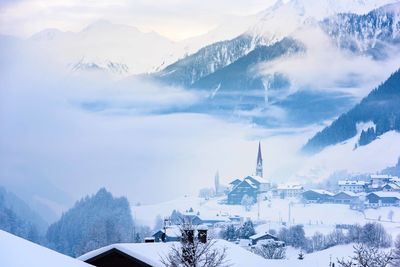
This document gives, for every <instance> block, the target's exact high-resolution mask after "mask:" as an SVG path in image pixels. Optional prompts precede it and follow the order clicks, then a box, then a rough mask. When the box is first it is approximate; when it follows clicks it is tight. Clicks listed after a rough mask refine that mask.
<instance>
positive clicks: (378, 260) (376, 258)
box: [338, 244, 398, 267]
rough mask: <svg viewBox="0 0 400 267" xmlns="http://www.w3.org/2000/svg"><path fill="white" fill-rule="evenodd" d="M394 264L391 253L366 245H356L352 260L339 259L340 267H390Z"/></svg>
mask: <svg viewBox="0 0 400 267" xmlns="http://www.w3.org/2000/svg"><path fill="white" fill-rule="evenodd" d="M392 262H393V258H392V253H391V252H383V251H380V250H379V249H378V248H376V247H372V246H368V245H366V244H358V245H355V246H354V256H352V257H350V259H347V260H346V259H338V264H339V266H340V267H354V266H357V267H388V266H390V264H391V263H392ZM394 266H398V265H394Z"/></svg>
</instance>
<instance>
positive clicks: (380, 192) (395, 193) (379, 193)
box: [368, 191, 400, 200]
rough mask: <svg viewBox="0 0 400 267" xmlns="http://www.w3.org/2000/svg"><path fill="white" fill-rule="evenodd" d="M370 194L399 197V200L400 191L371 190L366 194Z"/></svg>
mask: <svg viewBox="0 0 400 267" xmlns="http://www.w3.org/2000/svg"><path fill="white" fill-rule="evenodd" d="M371 194H375V195H377V196H378V197H382V198H383V197H394V198H397V199H399V200H400V193H399V192H383V191H378V192H372V193H369V194H368V195H371Z"/></svg>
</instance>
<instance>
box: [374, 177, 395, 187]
mask: <svg viewBox="0 0 400 267" xmlns="http://www.w3.org/2000/svg"><path fill="white" fill-rule="evenodd" d="M370 177H371V185H370V187H371V188H380V187H382V186H383V185H385V184H387V183H389V182H390V180H391V179H392V178H394V177H393V176H391V175H386V174H372V175H371V176H370Z"/></svg>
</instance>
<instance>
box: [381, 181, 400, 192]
mask: <svg viewBox="0 0 400 267" xmlns="http://www.w3.org/2000/svg"><path fill="white" fill-rule="evenodd" d="M382 191H383V192H399V191H400V185H399V184H397V183H394V182H389V183H387V184H385V185H384V186H382Z"/></svg>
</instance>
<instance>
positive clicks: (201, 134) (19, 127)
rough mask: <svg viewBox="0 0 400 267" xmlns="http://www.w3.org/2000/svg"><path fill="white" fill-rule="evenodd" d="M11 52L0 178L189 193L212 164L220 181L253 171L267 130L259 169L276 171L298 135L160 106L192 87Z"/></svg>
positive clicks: (149, 196)
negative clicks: (77, 68)
mask: <svg viewBox="0 0 400 267" xmlns="http://www.w3.org/2000/svg"><path fill="white" fill-rule="evenodd" d="M2 52H4V53H8V51H4V50H3V51H2ZM14 52H15V53H12V55H14V56H13V57H10V58H8V61H7V62H4V61H3V62H2V65H0V79H1V80H2V87H1V88H0V122H1V123H0V159H1V160H0V184H9V183H11V182H13V183H16V184H19V185H21V186H22V185H29V186H32V187H33V188H34V187H35V186H36V185H35V184H42V183H39V182H38V181H51V182H52V183H53V184H54V186H56V187H58V188H61V189H62V190H64V191H65V192H67V193H68V194H70V195H71V197H72V199H78V198H80V197H82V196H84V195H86V194H88V193H92V192H95V191H96V190H97V189H98V188H99V187H101V186H105V187H107V188H108V189H110V190H111V191H112V192H113V193H115V194H117V195H126V196H128V197H129V199H130V200H131V201H132V202H136V201H141V202H147V203H149V202H157V201H163V200H166V199H170V198H174V197H176V196H177V195H183V194H188V193H189V194H197V192H198V189H199V188H201V187H204V186H211V185H212V183H213V176H214V174H215V171H216V170H217V169H219V170H220V173H221V179H222V180H223V181H224V182H229V181H230V179H231V178H232V177H242V176H245V175H249V174H252V173H253V172H254V168H255V160H256V149H257V142H258V140H259V139H266V137H268V136H270V137H271V139H266V140H265V142H264V143H263V145H264V146H265V148H266V149H265V151H266V152H265V154H264V156H265V158H266V173H267V174H268V175H271V177H273V179H274V180H279V179H283V178H284V177H285V176H287V170H288V169H289V168H284V167H283V165H285V164H286V163H285V162H284V161H282V160H281V159H282V158H287V159H289V158H290V154H291V153H289V152H288V151H292V150H293V151H294V150H295V149H297V147H299V146H300V144H301V143H302V141H301V140H304V138H305V137H304V136H303V135H304V133H301V138H300V139H299V138H298V137H297V136H296V135H293V136H292V137H291V138H289V139H290V141H289V140H288V139H286V137H285V138H282V136H278V135H277V133H276V132H268V131H264V130H261V129H259V128H257V127H255V126H254V125H249V124H247V123H241V122H235V121H228V120H225V119H223V118H216V117H213V116H210V115H207V114H193V113H183V112H165V110H168V109H170V108H177V107H178V108H179V107H182V106H185V105H191V104H192V103H196V101H197V100H198V98H199V97H201V95H200V96H199V95H197V94H193V93H191V92H186V91H182V90H180V89H179V88H173V87H160V86H159V85H155V84H150V83H142V82H140V81H137V80H126V81H114V80H112V79H109V78H108V77H107V76H106V75H99V76H97V75H89V76H87V75H71V74H65V72H62V70H58V69H57V68H54V65H53V64H52V63H51V60H50V59H46V58H43V55H42V54H39V53H33V54H29V53H28V54H26V53H22V52H21V51H19V52H17V51H14ZM21 54H22V57H21V58H19V57H18V55H21ZM38 62H40V64H38ZM46 62H47V63H46ZM15 77H18V79H16V78H15ZM82 103H102V104H103V108H102V109H100V110H99V109H90V108H87V107H82ZM287 132H290V130H289V129H288V130H287ZM285 136H290V134H288V133H285ZM283 144H286V145H288V144H293V146H287V147H286V148H285V149H282V145H283ZM294 144H297V145H294ZM292 154H293V153H292ZM293 155H294V154H293ZM293 162H294V161H293ZM282 170H285V172H282ZM281 172H282V174H280V173H281ZM177 185H179V186H177ZM37 192H39V190H37ZM38 197H39V198H40V197H41V196H38ZM42 198H43V197H42Z"/></svg>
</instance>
